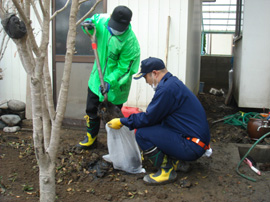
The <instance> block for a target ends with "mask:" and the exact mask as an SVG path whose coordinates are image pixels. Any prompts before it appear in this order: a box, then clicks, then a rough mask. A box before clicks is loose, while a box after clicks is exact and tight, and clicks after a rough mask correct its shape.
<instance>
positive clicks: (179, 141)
mask: <svg viewBox="0 0 270 202" xmlns="http://www.w3.org/2000/svg"><path fill="white" fill-rule="evenodd" d="M142 77H144V78H145V81H146V83H148V84H149V85H151V86H152V88H153V89H154V90H155V94H154V97H153V99H152V101H151V102H150V104H149V105H148V107H147V109H146V112H141V113H138V114H131V115H130V116H129V117H128V118H115V119H112V120H111V121H109V122H108V126H109V127H111V128H113V129H120V128H121V127H122V126H123V125H125V126H127V127H128V128H129V129H130V130H133V129H135V128H136V129H137V132H136V141H137V143H138V145H139V146H140V148H141V149H142V150H143V156H144V158H147V159H149V160H150V161H151V162H152V163H153V165H154V166H155V167H157V168H158V169H159V170H158V172H157V173H152V174H149V175H146V176H144V178H143V180H144V182H145V183H146V184H150V185H157V184H165V183H169V182H173V181H174V180H176V178H177V174H176V171H178V170H179V168H181V163H179V162H186V161H194V160H196V159H198V158H200V157H201V156H202V155H203V154H205V152H206V150H208V149H210V147H209V142H210V133H209V126H208V122H207V119H206V114H205V111H204V109H203V107H202V105H201V103H200V101H199V100H198V99H197V97H196V96H195V95H194V94H193V93H192V92H191V91H190V90H189V89H188V88H187V87H186V86H185V85H184V84H183V82H182V81H180V80H179V79H178V78H177V77H175V76H173V75H172V74H171V73H170V72H168V70H167V69H166V68H165V65H164V63H163V61H162V60H161V59H158V58H154V57H150V58H148V59H145V60H143V61H142V62H141V71H140V73H138V74H137V75H136V76H135V77H134V79H139V78H142ZM208 151H209V150H208Z"/></svg>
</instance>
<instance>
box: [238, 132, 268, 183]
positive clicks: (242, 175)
mask: <svg viewBox="0 0 270 202" xmlns="http://www.w3.org/2000/svg"><path fill="white" fill-rule="evenodd" d="M268 135H270V132H268V133H266V134H265V135H263V136H262V137H261V138H260V139H258V140H257V141H256V142H255V143H254V144H253V145H252V147H251V148H250V149H249V150H248V152H247V153H246V154H245V155H244V156H243V158H242V159H241V160H240V161H239V163H238V165H237V168H236V172H237V173H238V174H239V175H240V176H241V177H244V178H246V179H248V180H250V181H253V182H256V180H255V179H254V178H251V177H248V176H246V175H244V174H242V173H240V171H239V166H240V164H241V163H242V162H243V161H244V159H245V158H246V157H247V156H248V154H249V153H250V152H251V150H252V149H253V148H254V147H255V146H256V145H257V144H258V143H259V142H260V141H261V140H262V139H264V138H265V137H266V136H268Z"/></svg>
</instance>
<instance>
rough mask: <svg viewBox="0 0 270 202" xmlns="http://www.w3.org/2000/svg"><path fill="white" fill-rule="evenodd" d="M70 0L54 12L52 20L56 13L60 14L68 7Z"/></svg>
mask: <svg viewBox="0 0 270 202" xmlns="http://www.w3.org/2000/svg"><path fill="white" fill-rule="evenodd" d="M69 2H70V0H68V1H67V2H66V4H65V5H64V7H63V8H61V9H59V10H57V11H55V12H54V14H53V15H52V16H51V19H50V20H52V19H53V18H54V17H55V16H56V15H58V13H61V12H62V11H63V10H65V9H66V8H67V6H68V4H69Z"/></svg>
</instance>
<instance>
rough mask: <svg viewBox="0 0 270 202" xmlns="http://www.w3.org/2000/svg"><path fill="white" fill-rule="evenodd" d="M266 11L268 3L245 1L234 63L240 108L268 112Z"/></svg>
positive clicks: (269, 63) (268, 32)
mask: <svg viewBox="0 0 270 202" xmlns="http://www.w3.org/2000/svg"><path fill="white" fill-rule="evenodd" d="M269 8H270V1H268V0H258V1H252V0H246V1H245V5H244V23H243V37H242V39H240V41H238V42H236V45H235V47H236V49H235V53H236V57H235V59H234V61H235V63H234V66H235V78H234V82H235V84H236V85H235V89H234V96H235V98H236V101H237V103H238V106H239V107H247V108H270V90H269V86H270V73H269V69H270V57H269V55H270V48H269V47H270V40H269V36H270V24H269V19H270V13H269ZM254 16H256V17H254ZM239 60H240V61H239Z"/></svg>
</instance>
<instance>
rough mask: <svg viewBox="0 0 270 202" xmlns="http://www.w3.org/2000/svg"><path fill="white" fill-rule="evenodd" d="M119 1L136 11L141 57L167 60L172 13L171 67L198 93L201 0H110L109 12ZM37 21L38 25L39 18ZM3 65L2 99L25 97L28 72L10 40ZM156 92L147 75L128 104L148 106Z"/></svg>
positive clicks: (134, 86) (134, 88)
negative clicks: (166, 51) (25, 70)
mask: <svg viewBox="0 0 270 202" xmlns="http://www.w3.org/2000/svg"><path fill="white" fill-rule="evenodd" d="M118 5H126V6H128V7H129V8H131V10H132V12H133V17H132V22H131V24H132V27H133V30H134V32H135V34H136V36H137V38H138V40H139V43H140V47H141V60H143V59H146V58H148V57H149V56H152V57H158V58H161V59H163V60H164V61H165V55H166V53H165V50H166V38H167V37H166V36H167V20H168V16H170V19H171V21H170V22H171V23H170V30H169V49H168V61H167V68H168V70H169V71H170V72H171V73H172V74H174V75H176V76H177V77H178V78H179V79H181V80H182V81H183V82H184V83H185V84H186V85H187V86H188V87H189V88H190V89H191V90H192V91H193V92H194V93H197V92H198V86H199V74H200V44H201V41H200V34H201V31H200V28H201V0H181V1H180V0H136V1H134V0H108V1H107V11H108V13H112V11H113V9H114V8H115V7H116V6H118ZM33 24H34V27H37V26H36V24H37V22H36V21H35V20H33ZM35 30H38V29H37V28H35ZM7 55H8V56H7ZM49 55H51V46H49ZM50 60H51V58H50ZM49 64H51V62H50V63H49ZM0 65H1V67H2V69H3V70H4V80H1V81H0V99H1V100H2V99H19V100H21V101H25V100H26V97H27V95H26V74H25V72H24V69H23V68H22V66H21V63H20V60H19V57H18V54H16V46H15V45H14V44H13V43H10V45H9V47H8V51H7V54H6V57H5V59H3V60H2V61H1V64H0ZM3 67H5V68H3ZM6 67H8V68H6ZM50 69H52V68H50ZM8 89H10V90H8ZM152 96H153V90H152V88H151V87H150V86H149V85H147V84H146V83H145V81H144V79H140V80H139V81H135V80H134V81H133V83H132V86H131V91H130V95H129V99H128V101H127V103H125V105H128V106H134V107H140V108H145V107H146V106H147V105H148V103H149V102H150V101H151V99H152Z"/></svg>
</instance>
